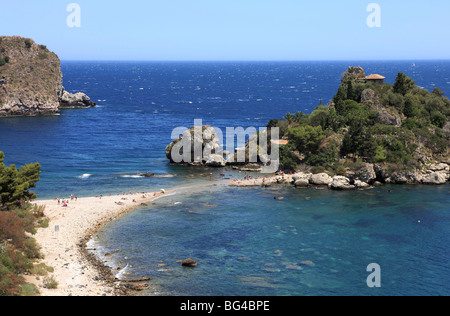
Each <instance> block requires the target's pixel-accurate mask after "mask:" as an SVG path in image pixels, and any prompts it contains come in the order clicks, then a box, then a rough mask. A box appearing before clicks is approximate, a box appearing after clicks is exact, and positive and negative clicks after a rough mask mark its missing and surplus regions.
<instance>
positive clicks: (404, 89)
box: [394, 72, 415, 95]
mask: <svg viewBox="0 0 450 316" xmlns="http://www.w3.org/2000/svg"><path fill="white" fill-rule="evenodd" d="M414 86H415V82H414V80H412V78H411V77H407V76H406V75H405V74H404V73H401V72H399V73H398V75H397V78H396V79H395V83H394V92H395V93H400V94H401V95H406V94H407V93H408V92H409V91H410V90H411V89H412V88H414Z"/></svg>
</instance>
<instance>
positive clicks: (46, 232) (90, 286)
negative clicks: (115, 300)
mask: <svg viewBox="0 0 450 316" xmlns="http://www.w3.org/2000/svg"><path fill="white" fill-rule="evenodd" d="M173 191H174V190H171V191H167V192H165V193H162V192H148V193H142V192H141V193H128V194H126V195H114V196H102V197H89V198H78V199H76V200H75V199H73V200H71V199H68V203H67V207H64V204H63V202H62V200H60V201H59V204H58V199H55V200H45V201H44V200H43V201H37V202H36V204H38V205H45V215H46V217H47V218H48V219H49V220H50V225H49V227H48V228H41V229H39V230H38V232H37V234H36V235H35V236H34V237H35V238H36V240H37V242H38V244H39V245H40V246H41V247H42V249H41V253H42V254H43V255H44V259H43V260H42V262H44V263H45V264H46V265H47V266H50V267H52V268H54V272H53V273H50V276H53V278H54V279H55V280H56V281H57V282H58V287H57V289H46V288H44V287H43V279H44V278H43V277H40V278H39V280H38V279H37V278H36V277H35V276H29V277H27V281H28V282H30V283H34V284H36V285H37V286H38V288H39V291H40V293H41V295H42V296H115V295H123V291H121V289H120V288H119V287H117V286H116V285H114V284H113V283H112V282H111V280H108V279H107V278H105V277H104V276H102V275H101V274H102V273H101V271H100V270H101V269H100V268H99V267H98V266H96V265H95V264H94V263H93V260H92V258H91V259H89V258H88V257H89V256H87V255H86V249H85V242H86V241H87V240H88V239H90V236H91V235H93V234H95V232H96V231H97V230H98V229H99V228H100V227H101V226H102V225H103V224H105V223H107V222H109V221H112V220H114V219H116V218H118V217H119V216H121V215H124V214H126V213H128V212H130V211H132V210H134V209H136V208H138V207H139V206H141V204H142V203H149V202H152V201H153V200H155V199H156V198H159V197H161V196H164V195H165V194H170V193H171V192H173ZM66 201H67V199H66Z"/></svg>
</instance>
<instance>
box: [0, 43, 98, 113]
mask: <svg viewBox="0 0 450 316" xmlns="http://www.w3.org/2000/svg"><path fill="white" fill-rule="evenodd" d="M0 59H1V60H4V61H5V63H0V117H5V116H35V115H52V114H56V113H58V112H59V108H60V106H61V101H62V100H69V99H70V100H74V101H75V102H72V104H73V105H75V104H76V105H81V104H83V107H86V106H93V105H95V104H94V103H93V102H91V101H90V99H89V98H88V97H87V96H85V95H81V94H80V95H75V96H74V97H72V96H71V95H70V94H68V93H66V94H65V99H63V97H64V93H65V91H64V88H63V75H62V72H61V62H60V60H59V58H58V56H57V55H56V54H55V53H53V52H50V51H49V50H48V49H47V47H46V46H44V45H38V44H36V43H35V42H34V41H33V40H31V39H27V38H23V37H20V36H13V37H6V36H3V37H0ZM6 61H7V62H6ZM79 101H81V102H79ZM77 107H79V106H77Z"/></svg>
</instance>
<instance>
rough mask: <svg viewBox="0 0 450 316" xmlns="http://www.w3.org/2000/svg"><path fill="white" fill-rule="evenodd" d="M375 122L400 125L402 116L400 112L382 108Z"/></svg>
mask: <svg viewBox="0 0 450 316" xmlns="http://www.w3.org/2000/svg"><path fill="white" fill-rule="evenodd" d="M375 123H378V124H384V125H393V126H396V127H400V126H402V118H401V117H400V115H398V114H394V113H391V112H389V111H387V110H381V111H379V112H378V113H377V117H376V118H375Z"/></svg>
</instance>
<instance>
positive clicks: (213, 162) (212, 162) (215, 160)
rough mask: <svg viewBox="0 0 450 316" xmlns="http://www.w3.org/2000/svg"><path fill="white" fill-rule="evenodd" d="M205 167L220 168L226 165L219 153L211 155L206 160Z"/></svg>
mask: <svg viewBox="0 0 450 316" xmlns="http://www.w3.org/2000/svg"><path fill="white" fill-rule="evenodd" d="M205 164H206V166H207V167H213V168H220V167H225V166H226V165H227V161H226V160H225V158H223V156H221V155H211V156H209V158H208V160H207V161H206V163H205Z"/></svg>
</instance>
